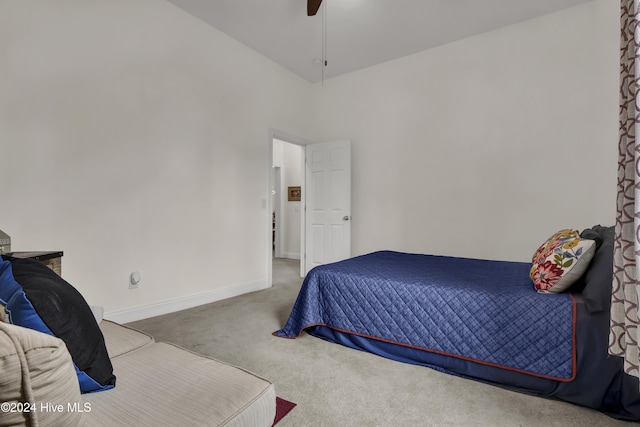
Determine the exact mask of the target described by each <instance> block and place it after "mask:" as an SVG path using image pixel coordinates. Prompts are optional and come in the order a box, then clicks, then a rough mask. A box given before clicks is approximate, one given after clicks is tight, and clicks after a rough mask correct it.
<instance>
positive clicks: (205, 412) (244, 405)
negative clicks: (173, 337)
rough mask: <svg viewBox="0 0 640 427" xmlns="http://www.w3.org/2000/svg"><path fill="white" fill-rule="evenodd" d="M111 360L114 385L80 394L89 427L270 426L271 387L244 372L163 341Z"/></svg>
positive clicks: (260, 379) (274, 406) (273, 398)
mask: <svg viewBox="0 0 640 427" xmlns="http://www.w3.org/2000/svg"><path fill="white" fill-rule="evenodd" d="M112 361H113V369H114V372H115V374H116V375H117V376H118V384H117V386H116V387H115V388H114V389H112V390H107V391H104V392H100V393H95V394H85V395H83V398H84V400H85V402H88V403H90V404H91V408H92V410H91V416H90V417H89V419H88V420H87V425H88V426H114V425H128V426H139V425H149V426H160V425H167V426H169V425H171V426H234V427H236V426H252V427H258V426H264V427H269V426H271V425H272V424H273V419H274V417H275V408H276V404H275V399H276V396H275V389H274V386H273V384H271V383H270V382H269V381H267V380H264V379H262V378H260V377H257V376H256V375H253V374H251V373H249V372H247V371H245V370H243V369H240V368H237V367H235V366H231V365H228V364H226V363H223V362H220V361H217V360H214V359H211V358H208V357H204V356H201V355H198V354H195V353H192V352H190V351H188V350H184V349H181V348H179V347H176V346H174V345H171V344H166V343H154V344H151V345H147V346H144V347H142V348H140V349H138V350H136V351H133V352H129V353H126V354H123V355H121V356H119V357H116V358H114V359H113V360H112Z"/></svg>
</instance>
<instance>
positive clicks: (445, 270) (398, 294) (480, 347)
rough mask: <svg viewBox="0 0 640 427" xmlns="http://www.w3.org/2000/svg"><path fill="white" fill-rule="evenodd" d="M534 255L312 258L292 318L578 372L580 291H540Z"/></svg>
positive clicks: (556, 374) (537, 369)
mask: <svg viewBox="0 0 640 427" xmlns="http://www.w3.org/2000/svg"><path fill="white" fill-rule="evenodd" d="M530 266H531V264H529V263H521V262H507V261H489V260H480V259H469V258H453V257H445V256H433V255H418V254H406V253H398V252H391V251H381V252H375V253H372V254H368V255H363V256H360V257H355V258H351V259H349V260H345V261H340V262H337V263H333V264H327V265H323V266H319V267H316V268H314V269H313V270H311V271H310V272H309V274H308V275H307V277H306V278H305V280H304V283H303V285H302V288H301V290H300V293H299V295H298V299H297V300H296V303H295V305H294V307H293V309H292V311H291V314H290V316H289V319H288V321H287V324H286V325H285V327H284V328H283V329H281V330H279V331H276V332H274V335H276V336H280V337H284V338H295V337H297V336H298V335H300V333H301V332H302V330H304V329H305V328H308V327H311V326H317V325H323V326H328V327H330V328H333V329H336V330H339V331H342V332H348V333H352V334H356V335H361V336H365V337H368V338H374V339H379V340H382V341H387V342H391V343H396V344H400V345H404V346H408V347H413V348H417V349H421V350H425V351H431V352H436V353H440V354H445V355H448V356H453V357H458V358H462V359H466V360H471V361H475V362H478V363H483V364H488V365H492V366H497V367H500V368H504V369H509V370H514V371H519V372H522V373H526V374H531V375H536V376H541V377H546V378H551V379H554V380H559V381H568V380H571V379H572V378H573V377H574V376H575V372H574V371H575V368H574V367H575V349H574V347H575V331H574V329H575V310H576V309H575V300H574V298H573V296H571V295H569V294H554V295H550V294H540V293H538V292H536V291H535V289H534V288H533V284H532V283H531V280H530V279H529V268H530Z"/></svg>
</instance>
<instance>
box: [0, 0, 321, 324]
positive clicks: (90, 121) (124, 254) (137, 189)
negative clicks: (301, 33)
mask: <svg viewBox="0 0 640 427" xmlns="http://www.w3.org/2000/svg"><path fill="white" fill-rule="evenodd" d="M0 92H1V95H0V129H2V133H0V138H2V139H0V158H1V159H2V164H1V166H2V176H3V184H2V185H1V186H0V200H2V209H1V213H0V228H2V229H3V230H5V231H6V232H7V233H9V234H10V235H11V237H12V240H13V249H14V250H63V251H64V258H63V267H62V269H63V276H64V277H65V278H66V279H67V280H68V281H69V282H71V283H72V284H73V285H74V286H76V287H77V288H78V289H79V290H80V291H81V292H82V293H83V295H84V296H85V298H86V299H87V300H88V301H89V302H90V303H92V304H101V305H103V306H104V307H105V311H106V312H107V313H113V312H118V311H122V310H128V309H132V308H136V307H140V306H147V305H149V304H156V303H159V302H165V301H171V300H174V299H176V298H183V297H187V298H188V297H190V296H196V298H195V300H196V301H199V302H206V301H205V300H206V298H204V297H202V295H200V294H202V293H204V294H206V295H207V297H210V296H212V295H213V296H220V295H228V294H229V293H233V292H234V291H233V289H236V290H240V291H242V290H247V289H253V288H256V287H261V286H266V285H267V283H268V281H267V277H266V271H267V266H266V263H267V259H268V258H267V255H268V254H267V252H266V250H267V247H266V244H265V242H266V239H267V235H268V230H267V229H266V225H267V222H266V217H267V211H266V209H265V206H263V204H262V202H263V201H264V200H265V198H266V197H267V194H266V193H267V188H266V182H265V181H266V176H267V161H266V159H267V139H268V132H269V128H276V129H281V130H284V131H287V132H290V133H292V134H296V135H305V134H307V133H308V128H309V124H308V121H307V120H306V117H307V115H306V114H303V113H304V108H305V107H306V106H308V105H309V100H310V95H311V87H310V85H309V84H308V83H306V82H305V81H303V80H302V79H300V78H298V77H296V76H294V75H293V74H291V73H290V72H288V71H286V70H284V69H283V68H281V67H280V66H278V65H276V64H274V63H273V62H271V61H270V60H268V59H266V58H265V57H263V56H261V55H259V54H257V53H255V52H254V51H252V50H250V49H248V48H246V47H245V46H243V45H241V44H239V43H237V42H235V41H234V40H232V39H230V38H229V37H227V36H225V35H224V34H222V33H220V32H219V31H217V30H215V29H214V28H212V27H210V26H208V25H206V24H205V23H203V22H202V21H200V20H198V19H196V18H194V17H192V16H190V15H188V14H187V13H185V12H183V11H182V10H180V9H178V8H176V7H175V6H173V5H172V4H170V3H167V2H165V1H163V0H137V1H135V2H132V1H129V0H57V1H55V2H52V1H50V0H29V1H24V0H4V1H2V2H0ZM134 270H138V271H140V272H141V276H142V280H141V282H140V285H139V288H138V289H137V290H129V289H128V287H127V285H128V277H129V274H130V273H131V272H132V271H134ZM230 289H231V290H230ZM216 291H220V292H218V293H216Z"/></svg>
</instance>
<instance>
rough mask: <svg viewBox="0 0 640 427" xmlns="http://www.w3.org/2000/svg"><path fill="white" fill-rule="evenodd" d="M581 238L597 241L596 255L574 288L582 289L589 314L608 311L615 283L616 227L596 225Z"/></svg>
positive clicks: (583, 233)
mask: <svg viewBox="0 0 640 427" xmlns="http://www.w3.org/2000/svg"><path fill="white" fill-rule="evenodd" d="M580 236H581V237H582V238H583V239H593V240H595V241H596V253H595V255H594V256H593V259H592V260H591V263H590V264H589V268H588V269H587V271H586V272H585V273H584V275H583V276H582V277H581V278H580V281H579V282H578V283H576V284H575V285H574V287H580V288H581V291H582V299H583V301H584V304H585V307H586V309H587V312H589V314H594V313H599V312H601V311H605V310H606V311H608V310H609V307H610V306H611V286H612V283H613V244H614V239H615V227H613V226H611V227H602V226H600V225H595V226H593V227H592V228H587V229H585V230H583V231H582V233H581V234H580ZM572 289H573V287H572Z"/></svg>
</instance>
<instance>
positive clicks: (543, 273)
mask: <svg viewBox="0 0 640 427" xmlns="http://www.w3.org/2000/svg"><path fill="white" fill-rule="evenodd" d="M595 251H596V242H595V241H594V240H589V239H581V238H580V235H579V233H578V231H577V230H571V229H564V230H560V231H558V232H557V233H555V234H554V235H553V236H551V237H549V238H548V239H547V240H546V241H545V242H544V243H543V244H542V245H540V247H539V248H538V250H537V251H536V252H535V254H533V257H532V259H531V262H532V266H531V271H530V273H529V276H530V277H531V280H533V285H534V286H535V288H536V289H537V290H538V292H543V293H554V294H555V293H559V292H563V291H565V290H567V289H568V288H569V286H571V285H572V284H573V283H575V282H576V280H578V279H579V278H580V276H582V274H583V273H584V272H585V270H586V269H587V267H588V266H589V261H591V258H593V255H594V253H595Z"/></svg>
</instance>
